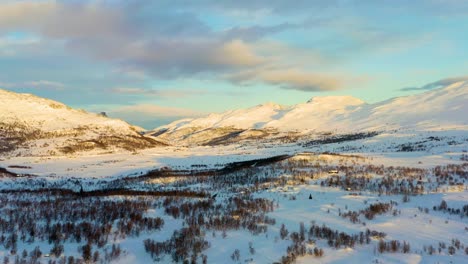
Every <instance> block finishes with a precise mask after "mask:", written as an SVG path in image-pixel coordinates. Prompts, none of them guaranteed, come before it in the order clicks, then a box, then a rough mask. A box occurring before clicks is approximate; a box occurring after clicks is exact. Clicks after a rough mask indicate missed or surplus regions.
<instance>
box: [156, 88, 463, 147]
mask: <svg viewBox="0 0 468 264" xmlns="http://www.w3.org/2000/svg"><path fill="white" fill-rule="evenodd" d="M466 102H468V82H466V81H465V82H458V83H454V84H451V85H449V86H446V87H444V88H440V89H435V90H429V91H426V92H423V93H420V94H415V95H409V96H402V97H396V98H391V99H388V100H385V101H382V102H377V103H373V104H368V103H366V102H364V101H363V100H361V99H358V98H355V97H352V96H324V97H313V98H311V99H310V100H308V101H307V102H306V103H300V104H296V105H292V106H282V105H278V104H275V103H271V102H269V103H266V104H260V105H257V106H254V107H250V108H246V109H237V110H231V111H226V112H223V113H219V114H210V115H208V116H206V117H201V118H192V119H182V120H177V121H174V122H172V123H170V124H168V125H165V126H161V127H158V128H156V129H154V130H152V131H150V132H149V133H148V134H150V135H153V136H155V137H156V138H158V139H161V140H164V141H166V142H171V143H174V144H180V143H182V144H189V145H190V144H200V143H201V144H204V143H207V142H209V138H210V135H209V132H212V134H213V135H212V137H213V138H216V137H229V135H230V134H231V135H232V136H236V134H235V133H238V134H239V135H241V134H242V133H246V131H248V130H257V132H256V133H257V134H258V130H261V131H263V132H267V131H270V132H269V133H270V134H271V131H274V133H276V134H277V133H296V134H307V133H314V132H315V133H320V132H330V131H333V132H338V133H354V132H369V131H381V130H384V131H385V130H394V129H408V128H413V129H419V130H433V129H439V128H440V127H444V126H446V127H451V126H467V125H468V117H467V116H466V115H464V113H467V112H468V104H466ZM200 135H203V136H201V137H200V138H199V139H197V137H199V136H200ZM254 138H255V137H254ZM207 140H208V141H207Z"/></svg>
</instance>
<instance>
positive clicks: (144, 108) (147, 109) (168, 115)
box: [107, 104, 206, 129]
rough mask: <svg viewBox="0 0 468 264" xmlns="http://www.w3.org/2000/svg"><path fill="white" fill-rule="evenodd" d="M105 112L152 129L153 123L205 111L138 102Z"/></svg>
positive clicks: (200, 114) (159, 123) (201, 114)
mask: <svg viewBox="0 0 468 264" xmlns="http://www.w3.org/2000/svg"><path fill="white" fill-rule="evenodd" d="M107 114H108V115H109V116H111V117H116V118H120V119H124V120H127V121H129V122H130V123H132V124H137V125H140V126H142V127H145V128H147V129H152V128H154V126H155V125H162V124H165V123H168V122H171V121H174V120H178V119H181V118H193V117H200V116H203V115H205V114H206V113H205V112H200V111H196V110H192V109H187V108H179V107H166V106H158V105H150V104H138V105H130V106H123V107H118V108H115V109H112V110H110V111H107Z"/></svg>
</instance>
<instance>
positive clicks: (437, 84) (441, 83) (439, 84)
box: [400, 76, 468, 92]
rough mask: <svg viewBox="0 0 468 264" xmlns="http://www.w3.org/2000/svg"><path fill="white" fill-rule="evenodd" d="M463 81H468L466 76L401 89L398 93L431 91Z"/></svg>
mask: <svg viewBox="0 0 468 264" xmlns="http://www.w3.org/2000/svg"><path fill="white" fill-rule="evenodd" d="M463 81H468V76H460V77H453V78H446V79H441V80H438V81H436V82H432V83H428V84H426V85H423V86H420V87H405V88H401V89H400V91H404V92H408V91H421V90H433V89H438V88H442V87H445V86H448V85H451V84H454V83H457V82H463Z"/></svg>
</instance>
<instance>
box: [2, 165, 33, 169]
mask: <svg viewBox="0 0 468 264" xmlns="http://www.w3.org/2000/svg"><path fill="white" fill-rule="evenodd" d="M8 168H11V169H32V168H31V167H30V166H21V165H10V166H8Z"/></svg>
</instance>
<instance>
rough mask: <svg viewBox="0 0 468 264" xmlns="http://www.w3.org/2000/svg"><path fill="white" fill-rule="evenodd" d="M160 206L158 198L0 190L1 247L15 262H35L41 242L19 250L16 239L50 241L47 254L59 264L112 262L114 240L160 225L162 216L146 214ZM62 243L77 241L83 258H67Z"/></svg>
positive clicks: (116, 248)
mask: <svg viewBox="0 0 468 264" xmlns="http://www.w3.org/2000/svg"><path fill="white" fill-rule="evenodd" d="M160 206H161V202H160V201H157V200H156V201H155V200H154V199H149V198H143V197H132V198H125V199H109V198H101V197H93V198H78V199H77V198H76V197H75V196H73V195H72V196H70V195H56V196H55V195H47V196H45V195H43V194H31V193H18V194H3V195H0V247H3V248H4V249H5V252H10V255H11V258H12V259H18V261H19V262H18V263H39V262H38V261H37V260H38V258H40V257H41V256H42V255H43V252H41V249H40V247H39V246H37V247H36V248H35V249H34V250H32V251H31V252H29V254H28V252H27V251H26V250H24V251H23V252H22V253H21V252H18V243H19V242H22V243H24V244H26V243H27V244H33V243H39V244H44V243H48V244H49V245H52V248H51V250H50V257H51V258H53V259H56V260H58V261H59V263H66V261H67V260H68V263H91V262H92V263H110V262H112V261H113V260H116V259H118V258H119V256H120V255H121V254H122V250H121V249H120V246H119V245H118V244H116V243H115V242H114V241H116V240H117V239H124V238H125V237H128V236H129V237H138V236H140V234H141V233H143V232H145V233H146V232H156V231H158V230H160V229H161V228H162V227H163V225H164V220H163V219H162V218H160V217H150V216H147V215H146V212H147V211H148V210H149V209H151V208H157V207H160ZM38 219H40V220H41V221H38ZM66 243H67V244H69V243H77V244H78V252H81V258H80V257H76V256H74V257H73V256H68V257H67V256H65V253H66V252H65V250H64V244H66ZM110 244H112V247H111V246H110ZM49 248H50V247H49ZM42 249H44V248H42ZM20 253H21V254H20ZM44 253H48V252H44ZM47 255H49V254H47ZM5 256H6V257H5V258H8V259H9V258H10V257H8V256H7V255H5ZM70 258H71V261H70Z"/></svg>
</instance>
